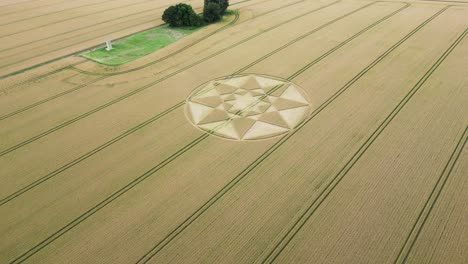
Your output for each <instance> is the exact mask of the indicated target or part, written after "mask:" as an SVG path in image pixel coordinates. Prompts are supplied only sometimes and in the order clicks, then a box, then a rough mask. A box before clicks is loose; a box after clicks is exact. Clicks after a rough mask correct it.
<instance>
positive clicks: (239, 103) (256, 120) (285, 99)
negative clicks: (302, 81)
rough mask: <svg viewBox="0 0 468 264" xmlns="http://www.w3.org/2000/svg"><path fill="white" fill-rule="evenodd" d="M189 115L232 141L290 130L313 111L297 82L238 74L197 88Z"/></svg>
mask: <svg viewBox="0 0 468 264" xmlns="http://www.w3.org/2000/svg"><path fill="white" fill-rule="evenodd" d="M185 111H186V115H187V117H188V119H189V120H190V122H191V123H192V124H193V125H194V126H195V127H197V128H199V129H201V130H202V131H204V132H207V133H209V134H211V135H214V136H218V137H221V138H225V139H231V140H258V139H266V138H271V137H275V136H279V135H283V134H285V133H288V132H289V131H291V130H293V129H294V128H296V127H297V126H298V125H299V124H301V123H302V122H303V121H304V119H305V118H306V117H307V116H308V115H309V114H310V112H311V104H310V103H309V100H308V98H307V95H306V94H305V92H304V91H303V90H302V89H301V88H299V87H298V86H297V85H296V84H294V83H291V82H290V81H288V80H283V79H279V78H275V77H269V76H258V75H237V76H227V77H224V78H220V79H217V80H214V81H211V82H208V83H205V84H204V85H201V86H200V87H198V88H197V89H195V90H194V91H193V92H192V93H191V94H190V96H189V97H188V99H187V104H186V109H185Z"/></svg>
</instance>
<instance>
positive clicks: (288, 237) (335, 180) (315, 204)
mask: <svg viewBox="0 0 468 264" xmlns="http://www.w3.org/2000/svg"><path fill="white" fill-rule="evenodd" d="M445 9H446V8H445ZM466 33H467V31H465V32H464V33H463V34H462V35H461V36H460V37H459V38H458V39H457V40H456V41H455V42H454V43H452V45H450V47H449V48H448V49H447V50H446V51H445V52H444V54H442V56H441V57H440V58H439V59H438V60H437V61H436V62H435V63H434V64H433V65H432V67H431V68H430V69H429V70H428V71H427V72H426V73H425V74H424V75H423V76H422V77H421V79H420V80H419V81H418V82H417V83H416V84H415V85H414V86H413V88H411V90H410V91H409V92H408V93H407V94H406V95H405V97H404V98H403V99H402V100H401V101H400V102H399V103H398V105H397V106H396V107H395V108H394V109H393V110H392V111H391V112H390V114H389V115H388V116H387V117H386V118H385V119H384V121H383V122H382V123H381V124H380V125H379V127H377V129H376V130H374V132H373V133H372V134H371V135H370V137H369V138H368V139H367V140H366V141H365V142H364V144H363V145H362V146H361V147H360V148H359V149H358V151H357V152H356V153H355V154H354V155H353V156H352V157H351V159H350V160H349V161H348V162H347V163H346V165H345V166H344V167H343V168H342V169H341V170H340V171H339V172H338V174H336V175H335V176H333V177H332V179H331V181H330V182H329V183H328V184H327V186H326V187H325V188H324V189H323V190H322V192H321V193H320V194H319V195H318V197H317V198H316V199H314V200H313V201H311V204H310V205H309V206H308V208H307V209H306V210H305V211H304V213H303V214H302V215H301V216H300V218H299V219H298V220H297V221H296V223H295V224H294V225H293V226H292V227H291V228H290V229H289V230H288V232H287V233H286V234H285V235H284V236H283V237H282V239H281V240H280V241H279V242H278V244H276V246H275V247H274V248H273V250H272V251H271V252H270V253H269V254H268V255H267V257H266V258H265V259H264V260H263V261H262V263H273V262H274V261H275V260H276V259H277V257H278V256H279V255H280V254H281V253H282V252H283V250H284V249H285V248H286V246H287V245H288V244H289V243H290V242H291V241H292V240H293V238H294V237H295V235H296V234H297V233H298V232H299V231H300V230H301V229H302V228H303V227H304V225H305V224H306V222H307V221H308V220H309V219H310V217H312V215H313V214H314V213H315V212H316V211H317V209H318V208H319V207H320V205H321V204H322V203H323V202H324V201H325V199H326V198H327V197H328V196H329V194H330V193H331V192H332V191H333V190H334V189H335V188H336V186H337V185H338V184H339V183H340V182H341V180H342V179H343V178H344V177H345V176H346V175H347V173H348V172H349V171H350V170H351V169H352V168H353V167H354V165H355V164H356V163H357V162H358V161H359V159H360V158H361V157H362V156H363V154H364V153H365V152H366V151H367V150H368V149H369V147H370V146H371V145H372V144H373V143H374V142H375V140H376V139H377V138H378V137H379V136H380V134H381V133H382V132H383V131H384V130H385V128H386V127H387V126H388V125H389V124H390V123H391V121H392V120H393V119H394V118H395V117H396V116H397V115H398V113H399V112H400V111H401V110H402V109H403V108H404V107H405V106H406V104H407V103H408V102H409V101H410V100H411V98H412V97H413V96H414V95H415V94H416V93H417V92H418V91H419V89H420V88H421V87H422V86H423V85H424V84H425V82H426V81H427V80H428V79H429V78H430V77H431V75H432V74H433V73H434V72H435V70H436V69H437V68H438V67H439V66H440V65H441V64H442V62H443V61H444V60H445V59H446V58H447V56H448V55H449V54H450V53H451V51H452V50H453V49H454V48H455V47H456V46H457V45H458V44H459V43H460V41H461V39H463V37H465V36H466Z"/></svg>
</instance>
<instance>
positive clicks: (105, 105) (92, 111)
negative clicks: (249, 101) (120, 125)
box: [0, 0, 341, 157]
mask: <svg viewBox="0 0 468 264" xmlns="http://www.w3.org/2000/svg"><path fill="white" fill-rule="evenodd" d="M340 1H341V0H338V1H335V2H332V3H331V4H327V5H324V6H321V7H319V8H316V9H313V10H311V11H308V12H306V13H303V14H300V15H298V16H295V17H293V18H291V19H288V20H286V21H284V22H282V23H279V24H277V25H275V26H273V27H270V28H268V29H266V30H264V31H262V32H259V33H256V34H254V35H252V36H250V37H247V38H245V39H243V40H241V41H239V42H237V43H234V44H233V45H230V46H228V47H226V48H223V49H221V50H219V51H217V52H215V53H213V54H211V55H209V56H207V57H205V58H202V59H200V60H198V61H196V62H194V63H191V64H189V65H187V66H185V67H183V68H181V69H179V70H177V71H174V72H172V73H170V74H167V75H166V76H164V77H161V78H159V79H158V80H156V81H154V82H151V83H149V84H146V85H144V86H142V87H140V88H138V89H136V90H133V91H131V92H129V93H127V94H124V95H122V96H120V97H118V98H116V99H114V100H112V101H110V102H107V103H105V104H103V105H101V106H99V107H97V108H94V109H93V110H90V111H88V112H86V113H83V114H80V115H78V116H77V117H75V118H72V119H70V120H68V121H65V122H63V123H62V124H60V125H58V126H55V127H53V128H51V129H49V130H46V131H44V132H42V133H40V134H38V135H36V136H33V137H31V138H29V139H27V140H25V141H23V142H21V143H19V144H16V145H14V146H12V147H10V148H7V149H5V150H3V151H1V152H0V157H2V156H4V155H6V154H8V153H10V152H12V151H14V150H16V149H19V148H21V147H23V146H25V145H27V144H30V143H31V142H34V141H36V140H38V139H40V138H43V137H45V136H47V135H49V134H51V133H53V132H55V131H58V130H60V129H62V128H64V127H66V126H68V125H70V124H73V123H75V122H77V121H79V120H81V119H83V118H85V117H87V116H90V115H92V114H94V113H97V112H99V111H101V110H103V109H105V108H107V107H109V106H111V105H114V104H116V103H118V102H120V101H123V100H125V99H127V98H129V97H131V96H133V95H135V94H138V93H140V92H142V91H144V90H146V89H148V88H151V87H152V86H153V85H155V84H158V83H160V82H162V81H164V80H167V79H169V78H171V77H173V76H175V75H177V74H179V73H181V72H183V71H185V70H187V69H190V68H192V67H194V66H196V65H198V64H200V63H203V62H204V61H207V60H209V59H211V58H213V57H216V56H217V55H219V54H222V53H224V52H226V51H228V50H230V49H232V48H234V47H236V46H239V45H241V44H243V43H246V42H247V41H249V40H251V39H254V38H256V37H258V36H260V35H262V34H264V33H266V32H269V31H271V30H273V29H275V28H278V27H280V26H283V25H285V24H287V23H289V22H291V21H294V20H296V19H299V18H301V17H304V16H307V15H309V14H311V13H313V12H316V11H319V10H322V9H324V8H327V7H329V6H332V5H334V4H337V3H339V2H340Z"/></svg>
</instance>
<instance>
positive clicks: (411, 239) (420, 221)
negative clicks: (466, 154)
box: [394, 127, 468, 263]
mask: <svg viewBox="0 0 468 264" xmlns="http://www.w3.org/2000/svg"><path fill="white" fill-rule="evenodd" d="M467 140H468V127H465V131H464V132H463V134H462V136H461V137H460V140H459V141H458V143H457V145H456V146H455V149H454V150H453V152H452V155H451V156H450V158H449V160H448V161H447V164H446V165H445V167H444V169H443V170H442V173H441V174H440V176H439V178H438V179H437V181H436V183H435V185H434V187H433V189H432V191H431V194H430V195H429V197H428V199H427V200H426V203H425V204H424V206H423V208H422V210H421V212H420V213H419V215H418V217H417V218H416V221H415V222H414V225H413V227H412V228H411V231H410V233H409V234H408V237H407V238H406V240H405V243H404V244H403V246H402V248H401V250H400V253H399V254H398V256H397V258H396V259H395V262H394V263H405V262H406V260H407V258H408V256H409V254H410V252H411V250H412V249H413V247H414V244H415V243H416V241H417V240H418V238H419V235H420V234H421V231H422V230H423V229H424V226H425V224H426V222H427V219H429V216H430V215H431V212H432V209H433V208H434V206H435V205H436V204H437V201H438V199H439V196H440V194H441V193H442V191H443V190H444V187H445V185H446V183H447V181H448V179H449V177H450V175H451V174H452V171H453V169H454V168H455V165H456V164H457V162H458V160H459V158H460V156H461V153H463V149H464V148H465V145H466V142H467Z"/></svg>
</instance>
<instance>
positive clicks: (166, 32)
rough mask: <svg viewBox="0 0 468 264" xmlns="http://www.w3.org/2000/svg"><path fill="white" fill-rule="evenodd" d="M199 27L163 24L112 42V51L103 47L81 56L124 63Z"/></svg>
mask: <svg viewBox="0 0 468 264" xmlns="http://www.w3.org/2000/svg"><path fill="white" fill-rule="evenodd" d="M199 29H200V27H198V28H191V27H186V28H171V27H169V26H168V25H162V26H158V27H155V28H152V29H149V30H146V31H143V32H140V33H137V34H134V35H131V36H129V37H127V38H124V39H121V40H118V41H116V42H115V43H112V46H113V49H112V50H110V51H107V50H106V49H105V47H102V48H98V49H95V50H93V51H90V52H87V53H84V54H82V55H81V56H82V57H84V58H87V59H90V60H92V61H95V62H97V63H101V64H104V65H110V66H117V65H122V64H125V63H128V62H131V61H134V60H136V59H139V58H141V57H143V56H146V55H148V54H150V53H153V52H155V51H157V50H159V49H162V48H164V47H166V46H169V45H170V44H172V43H174V42H176V41H178V40H180V39H182V38H184V37H185V36H188V35H190V34H192V33H194V32H195V31H197V30H199Z"/></svg>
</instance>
